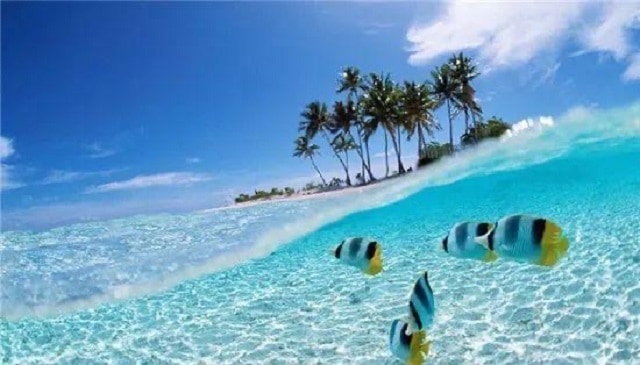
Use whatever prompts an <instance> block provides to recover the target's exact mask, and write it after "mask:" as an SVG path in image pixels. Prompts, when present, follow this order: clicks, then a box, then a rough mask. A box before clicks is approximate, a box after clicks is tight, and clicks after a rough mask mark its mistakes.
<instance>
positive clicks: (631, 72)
mask: <svg viewBox="0 0 640 365" xmlns="http://www.w3.org/2000/svg"><path fill="white" fill-rule="evenodd" d="M622 78H624V79H625V80H627V81H631V80H640V52H638V53H636V54H634V55H633V56H631V57H629V66H628V67H627V70H626V71H625V72H624V74H623V75H622Z"/></svg>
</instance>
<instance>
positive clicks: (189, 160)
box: [186, 157, 201, 164]
mask: <svg viewBox="0 0 640 365" xmlns="http://www.w3.org/2000/svg"><path fill="white" fill-rule="evenodd" d="M186 161H187V163H188V164H194V163H200V161H201V160H200V158H198V157H187V160H186Z"/></svg>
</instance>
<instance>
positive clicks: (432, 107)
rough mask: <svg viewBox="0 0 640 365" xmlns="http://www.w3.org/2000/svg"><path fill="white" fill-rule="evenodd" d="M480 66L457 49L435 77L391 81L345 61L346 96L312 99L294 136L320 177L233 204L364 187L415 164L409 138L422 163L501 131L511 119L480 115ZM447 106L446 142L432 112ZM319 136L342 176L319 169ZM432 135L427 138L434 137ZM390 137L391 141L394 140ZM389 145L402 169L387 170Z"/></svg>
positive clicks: (342, 85) (342, 82)
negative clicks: (375, 150)
mask: <svg viewBox="0 0 640 365" xmlns="http://www.w3.org/2000/svg"><path fill="white" fill-rule="evenodd" d="M479 75H480V73H479V72H478V70H477V65H476V64H475V63H474V62H473V61H472V59H471V58H469V57H466V56H465V55H464V54H463V53H459V54H457V55H455V54H454V55H452V56H451V58H450V59H449V60H448V61H447V62H446V63H444V64H442V65H441V66H438V67H436V68H435V69H434V70H433V71H432V72H431V75H430V79H428V80H426V81H424V82H421V83H416V82H415V81H404V82H402V83H397V82H394V81H393V80H392V78H391V75H390V74H389V73H380V74H376V73H369V74H368V75H363V74H362V73H361V72H360V70H359V69H358V68H356V67H346V68H344V69H343V70H342V74H341V77H340V78H339V79H338V87H337V89H336V94H338V95H341V96H343V97H344V99H343V100H337V101H335V102H334V103H333V105H332V107H331V110H329V107H328V106H327V104H326V103H325V102H320V101H317V100H316V101H313V102H310V103H309V104H307V105H306V106H305V109H304V111H303V112H302V113H301V117H302V120H301V121H300V122H299V125H298V131H299V132H300V133H301V135H300V136H299V137H298V138H296V140H295V141H294V143H295V146H294V152H293V156H294V157H299V158H304V159H308V160H309V161H310V162H311V164H312V166H313V168H314V170H315V171H316V173H317V174H318V177H319V178H320V181H321V184H314V183H309V184H307V185H306V186H305V187H304V188H302V189H300V190H298V191H295V190H293V188H285V189H284V190H282V189H278V188H273V189H272V190H271V191H270V192H267V191H261V190H256V191H255V193H254V194H252V195H248V194H240V195H239V196H238V197H236V199H235V202H236V203H243V202H248V201H255V200H268V199H272V198H275V197H277V198H283V197H290V196H292V195H294V194H301V193H302V194H310V193H321V192H325V191H330V190H336V189H340V188H348V187H352V186H363V185H368V184H371V183H375V182H377V181H381V180H384V179H388V178H392V177H397V176H401V175H404V174H406V173H408V172H411V171H413V167H409V168H408V169H407V168H405V165H404V163H403V161H402V142H403V140H406V142H407V143H409V142H411V141H412V139H413V138H414V136H417V138H415V139H417V144H418V163H417V166H416V167H417V168H424V167H425V166H428V165H429V164H431V163H433V162H435V161H437V160H438V159H440V158H442V157H443V156H447V155H451V154H453V153H455V152H456V151H459V150H462V149H464V148H467V147H469V146H473V145H475V144H477V143H479V142H480V141H482V140H485V139H489V138H497V137H500V136H501V135H502V134H504V133H505V132H506V131H507V130H508V129H509V128H510V125H509V124H508V123H506V122H505V121H503V120H502V118H498V117H495V116H493V117H491V118H489V119H488V120H486V121H485V120H484V119H483V110H482V107H481V106H480V104H479V102H478V100H477V99H476V98H475V92H476V91H475V88H474V87H473V86H472V81H473V80H474V79H476V78H477V77H478V76H479ZM441 108H446V111H447V122H448V129H449V141H448V143H439V142H437V141H435V140H434V139H433V136H434V132H435V131H437V130H441V129H442V126H441V125H440V123H439V121H438V120H437V119H436V118H435V116H434V112H435V111H436V110H439V109H441ZM459 117H464V130H463V132H462V133H461V134H460V135H459V137H458V139H457V140H458V141H459V143H458V144H455V143H454V121H455V120H456V118H459ZM377 133H382V134H383V136H384V154H385V174H384V177H377V176H375V175H374V174H373V172H372V171H371V153H370V143H369V142H370V139H371V137H372V136H374V135H376V134H377ZM318 139H320V140H321V141H323V143H324V144H326V146H327V147H328V148H329V150H330V153H331V154H332V155H333V156H334V157H335V159H336V161H337V162H338V163H339V164H340V166H341V167H342V169H343V170H344V174H345V177H344V179H341V178H338V177H334V178H332V179H331V180H329V182H327V179H326V178H325V176H324V175H323V174H322V172H321V171H320V169H319V168H318V166H317V164H316V163H315V160H314V156H317V155H318V154H319V151H320V146H319V145H318V144H316V143H315V142H316V141H317V140H318ZM429 140H430V141H429ZM389 142H391V143H389ZM389 144H391V147H392V148H393V151H392V152H393V154H394V155H395V156H392V158H395V160H396V161H395V163H396V164H397V169H396V170H395V171H393V172H392V173H390V163H389V154H390V153H389V152H390V151H389ZM353 152H355V154H356V155H357V158H358V160H359V161H358V162H359V163H358V170H357V173H356V175H355V179H356V182H355V184H354V182H352V181H351V177H350V170H349V168H350V166H349V156H350V153H351V154H352V153H353Z"/></svg>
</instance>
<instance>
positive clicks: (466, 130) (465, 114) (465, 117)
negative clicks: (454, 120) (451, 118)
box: [464, 110, 469, 133]
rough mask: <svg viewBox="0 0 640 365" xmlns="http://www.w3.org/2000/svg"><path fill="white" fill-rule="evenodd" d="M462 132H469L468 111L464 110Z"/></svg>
mask: <svg viewBox="0 0 640 365" xmlns="http://www.w3.org/2000/svg"><path fill="white" fill-rule="evenodd" d="M464 132H465V133H469V112H468V111H466V110H465V112H464Z"/></svg>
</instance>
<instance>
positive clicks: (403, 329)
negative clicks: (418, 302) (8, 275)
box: [389, 319, 431, 365]
mask: <svg viewBox="0 0 640 365" xmlns="http://www.w3.org/2000/svg"><path fill="white" fill-rule="evenodd" d="M408 327H409V323H407V322H405V321H403V320H401V319H395V320H394V321H393V322H391V333H390V335H389V348H390V349H391V353H392V354H393V355H394V356H395V357H397V358H398V359H400V360H402V361H404V363H405V364H406V365H422V364H423V363H424V361H425V359H426V358H427V356H428V355H429V347H430V346H431V342H425V340H426V336H427V334H426V332H425V331H417V332H413V333H410V334H407V331H408Z"/></svg>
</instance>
